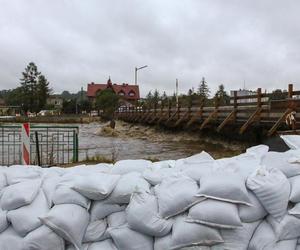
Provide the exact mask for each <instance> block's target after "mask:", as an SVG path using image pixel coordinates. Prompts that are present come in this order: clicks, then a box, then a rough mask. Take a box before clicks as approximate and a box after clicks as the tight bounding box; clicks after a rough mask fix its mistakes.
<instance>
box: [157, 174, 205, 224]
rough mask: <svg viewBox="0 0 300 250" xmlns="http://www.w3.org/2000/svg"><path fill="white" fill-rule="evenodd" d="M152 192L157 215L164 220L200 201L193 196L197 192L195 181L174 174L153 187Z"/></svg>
mask: <svg viewBox="0 0 300 250" xmlns="http://www.w3.org/2000/svg"><path fill="white" fill-rule="evenodd" d="M154 191H155V194H156V196H157V200H158V211H159V215H160V216H161V217H162V218H165V219H168V218H170V217H172V216H175V215H177V214H180V213H182V212H184V211H186V210H187V209H188V208H189V207H191V206H193V205H194V204H196V203H197V202H199V201H201V200H202V199H199V198H197V197H196V196H195V195H196V194H197V191H198V185H197V183H196V181H194V180H193V179H191V178H189V177H187V176H185V175H182V174H176V175H175V174H174V175H172V176H170V177H168V178H166V179H164V180H163V181H162V183H161V184H159V185H157V186H155V188H154Z"/></svg>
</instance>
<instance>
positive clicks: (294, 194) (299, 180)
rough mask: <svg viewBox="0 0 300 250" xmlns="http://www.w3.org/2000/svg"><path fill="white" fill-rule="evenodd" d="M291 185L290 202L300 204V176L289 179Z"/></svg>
mask: <svg viewBox="0 0 300 250" xmlns="http://www.w3.org/2000/svg"><path fill="white" fill-rule="evenodd" d="M289 182H290V184H291V193H290V201H291V202H294V203H298V202H300V175H296V176H294V177H291V178H289Z"/></svg>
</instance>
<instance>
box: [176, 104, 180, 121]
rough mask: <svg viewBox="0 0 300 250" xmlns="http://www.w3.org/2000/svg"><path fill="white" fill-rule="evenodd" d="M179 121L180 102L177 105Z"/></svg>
mask: <svg viewBox="0 0 300 250" xmlns="http://www.w3.org/2000/svg"><path fill="white" fill-rule="evenodd" d="M179 119H180V102H179V101H178V105H177V120H179Z"/></svg>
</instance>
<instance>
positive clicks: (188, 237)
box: [170, 216, 223, 249]
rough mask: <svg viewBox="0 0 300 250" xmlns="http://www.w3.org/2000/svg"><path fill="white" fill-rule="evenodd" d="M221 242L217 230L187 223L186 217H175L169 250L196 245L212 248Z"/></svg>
mask: <svg viewBox="0 0 300 250" xmlns="http://www.w3.org/2000/svg"><path fill="white" fill-rule="evenodd" d="M222 242H223V239H222V236H221V235H220V232H219V231H218V230H217V229H214V228H211V227H208V226H204V225H201V224H198V223H191V222H187V221H186V216H177V217H176V219H175V222H174V224H173V231H172V241H171V247H170V249H180V248H182V247H188V246H197V245H206V246H212V245H215V244H218V243H222Z"/></svg>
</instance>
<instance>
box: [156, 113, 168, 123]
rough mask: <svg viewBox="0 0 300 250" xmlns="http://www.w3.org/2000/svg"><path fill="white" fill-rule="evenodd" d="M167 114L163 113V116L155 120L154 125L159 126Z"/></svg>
mask: <svg viewBox="0 0 300 250" xmlns="http://www.w3.org/2000/svg"><path fill="white" fill-rule="evenodd" d="M168 114H169V112H168V111H167V112H165V113H164V114H162V115H161V116H160V118H159V119H158V120H157V122H156V124H160V123H161V122H162V121H163V120H164V119H165V118H166V117H167V116H168Z"/></svg>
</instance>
